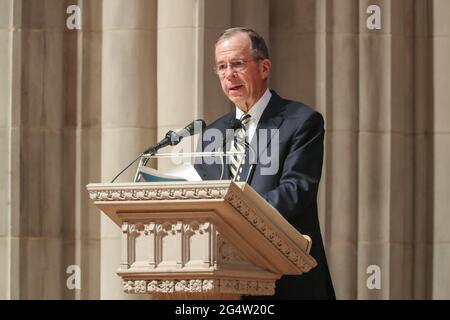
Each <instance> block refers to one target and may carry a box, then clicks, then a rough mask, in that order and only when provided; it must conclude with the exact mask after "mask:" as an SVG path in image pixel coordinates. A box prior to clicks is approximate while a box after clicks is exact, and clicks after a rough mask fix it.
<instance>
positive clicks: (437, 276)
mask: <svg viewBox="0 0 450 320" xmlns="http://www.w3.org/2000/svg"><path fill="white" fill-rule="evenodd" d="M449 12H450V2H449V1H445V0H433V1H432V2H431V4H430V11H429V14H430V16H429V17H430V18H432V23H431V24H430V28H431V29H432V34H431V35H430V38H429V43H430V44H431V50H430V51H431V52H430V59H431V64H430V67H431V75H432V77H431V79H430V80H431V84H432V86H431V87H430V89H431V96H430V98H431V99H430V101H429V102H428V104H427V105H428V106H430V105H433V108H432V109H433V110H432V111H428V110H429V108H427V111H428V114H429V115H430V116H431V119H432V123H433V126H432V129H431V132H430V131H427V132H426V136H430V135H431V137H430V139H429V140H428V141H429V143H431V145H432V150H433V152H432V154H431V155H429V156H430V157H431V158H432V168H433V169H432V171H429V173H430V174H431V177H432V178H431V181H430V182H431V185H430V188H431V189H432V190H433V192H432V193H431V194H432V198H431V199H429V200H430V202H431V203H432V207H433V212H434V215H433V219H432V227H431V228H432V230H433V234H432V244H433V253H432V257H431V261H432V268H431V271H432V273H433V279H432V290H431V297H430V298H433V299H450V290H449V288H450V274H449V272H448V270H449V269H450V233H449V231H448V230H449V225H450V214H449V212H450V211H449V208H450V197H449V195H450V182H449V177H450V166H449V164H450V121H449V119H450V105H449V103H450V86H449V75H450V59H449V57H450V19H449V15H448V13H449ZM429 213H430V212H429Z"/></svg>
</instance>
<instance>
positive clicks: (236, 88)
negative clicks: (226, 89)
mask: <svg viewBox="0 0 450 320" xmlns="http://www.w3.org/2000/svg"><path fill="white" fill-rule="evenodd" d="M242 87H243V85H242V84H237V85H235V86H232V87H230V91H237V90H239V89H240V88H242Z"/></svg>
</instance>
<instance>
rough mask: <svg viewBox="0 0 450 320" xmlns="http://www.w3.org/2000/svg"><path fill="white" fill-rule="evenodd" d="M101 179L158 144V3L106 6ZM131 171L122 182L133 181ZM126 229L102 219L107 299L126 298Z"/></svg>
mask: <svg viewBox="0 0 450 320" xmlns="http://www.w3.org/2000/svg"><path fill="white" fill-rule="evenodd" d="M102 10H103V18H102V19H103V27H102V59H101V63H102V84H101V90H102V95H101V148H102V149H101V150H102V154H101V179H102V181H104V182H109V181H111V179H112V178H113V177H114V176H115V174H116V173H118V172H119V171H120V170H121V169H122V168H123V167H125V166H126V165H127V164H128V163H129V162H130V161H131V160H133V159H134V158H135V157H136V156H137V155H139V153H140V152H142V151H143V150H144V149H145V147H146V146H147V145H149V144H151V143H154V142H155V140H156V136H155V128H156V105H155V103H156V81H155V80H156V78H155V73H156V47H155V46H156V1H147V0H133V1H128V2H127V3H126V5H124V2H123V1H111V0H107V1H103V9H102ZM134 169H135V167H133V169H130V170H129V171H128V172H126V173H125V174H124V175H123V177H122V178H121V179H120V180H118V181H130V180H131V179H132V178H133V176H134ZM120 234H121V233H120V229H119V228H118V226H117V225H115V224H114V223H113V222H112V221H111V220H110V219H109V218H107V217H106V216H104V215H103V216H102V219H101V258H100V259H101V281H100V286H101V290H100V297H101V298H102V299H110V298H125V297H130V298H131V297H132V298H136V297H135V296H130V295H128V296H127V295H126V294H124V293H122V283H121V280H120V278H119V277H118V276H117V275H116V273H115V271H116V270H117V268H118V266H119V264H120Z"/></svg>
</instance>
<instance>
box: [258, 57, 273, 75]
mask: <svg viewBox="0 0 450 320" xmlns="http://www.w3.org/2000/svg"><path fill="white" fill-rule="evenodd" d="M271 68H272V62H271V61H270V60H269V59H264V60H262V61H261V63H260V64H259V72H260V73H261V77H262V78H263V79H264V80H267V79H268V78H269V74H270V70H271Z"/></svg>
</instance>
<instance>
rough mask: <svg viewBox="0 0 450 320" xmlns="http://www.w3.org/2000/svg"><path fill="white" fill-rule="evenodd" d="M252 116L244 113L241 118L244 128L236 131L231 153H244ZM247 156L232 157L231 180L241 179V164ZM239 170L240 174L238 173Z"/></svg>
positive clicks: (237, 155)
mask: <svg viewBox="0 0 450 320" xmlns="http://www.w3.org/2000/svg"><path fill="white" fill-rule="evenodd" d="M250 118H251V116H250V115H249V114H248V113H244V114H243V115H242V117H241V119H240V120H241V123H242V127H241V128H239V129H238V130H236V134H235V137H234V140H233V143H232V145H231V151H238V152H243V151H244V150H245V149H246V148H245V145H244V143H245V139H246V134H247V125H248V123H249V122H250ZM244 158H245V154H235V155H233V156H231V158H230V160H231V163H230V178H231V180H236V181H239V180H240V179H241V177H240V174H241V173H242V165H240V164H241V162H242V161H243V160H244ZM238 170H239V172H238Z"/></svg>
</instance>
